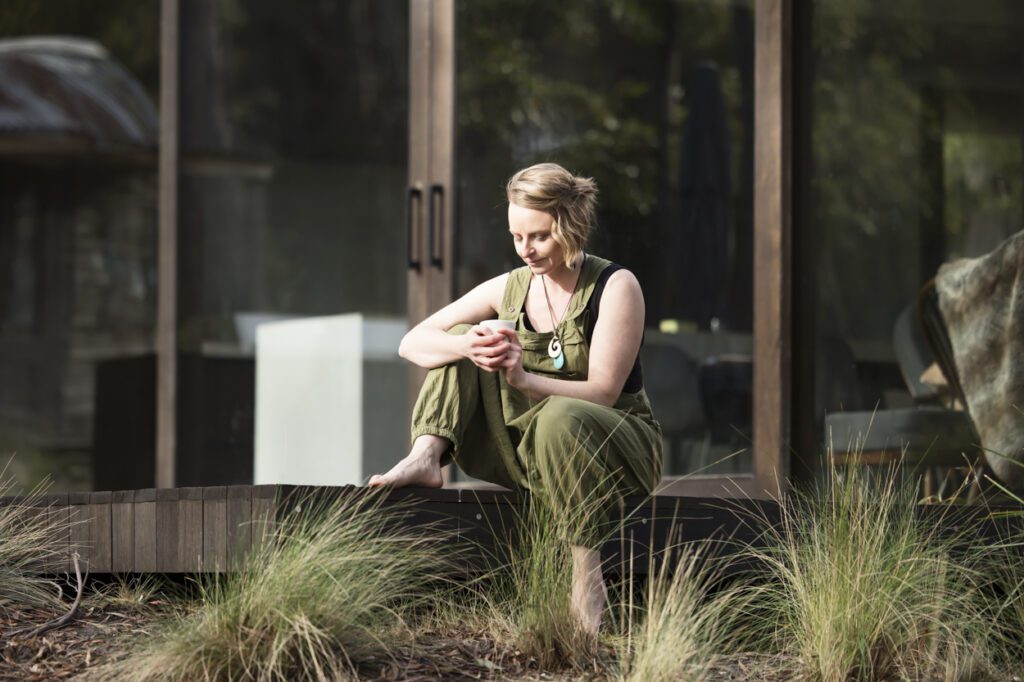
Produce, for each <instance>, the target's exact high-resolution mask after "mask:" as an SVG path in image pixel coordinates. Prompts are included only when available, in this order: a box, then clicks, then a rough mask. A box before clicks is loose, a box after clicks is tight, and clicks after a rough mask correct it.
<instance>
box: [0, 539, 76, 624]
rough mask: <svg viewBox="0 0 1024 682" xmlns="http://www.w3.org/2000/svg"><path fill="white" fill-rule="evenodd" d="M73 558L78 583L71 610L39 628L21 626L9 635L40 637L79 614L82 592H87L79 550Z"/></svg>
mask: <svg viewBox="0 0 1024 682" xmlns="http://www.w3.org/2000/svg"><path fill="white" fill-rule="evenodd" d="M71 560H72V561H73V562H74V564H75V582H76V583H77V585H76V591H75V602H74V603H73V604H72V605H71V610H69V611H68V612H67V613H65V614H64V615H63V616H61V617H60V618H57V619H55V620H51V621H49V622H47V623H43V624H42V625H40V626H39V627H37V628H21V629H19V630H12V631H11V632H8V633H7V636H8V637H15V636H18V635H22V634H27V635H28V636H29V637H38V636H39V635H41V634H43V633H44V632H49V631H50V630H56V629H57V628H59V627H63V626H65V625H67V624H68V623H70V622H71V621H72V620H73V619H74V617H75V616H76V615H77V614H78V607H79V605H81V603H82V593H83V592H85V580H84V579H83V578H82V571H81V569H80V568H79V567H78V552H75V553H74V554H73V555H72V556H71Z"/></svg>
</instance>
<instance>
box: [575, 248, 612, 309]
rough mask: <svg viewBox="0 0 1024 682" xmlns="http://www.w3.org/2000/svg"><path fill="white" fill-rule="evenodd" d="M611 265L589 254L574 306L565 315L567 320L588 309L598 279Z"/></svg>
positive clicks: (578, 285) (577, 288)
mask: <svg viewBox="0 0 1024 682" xmlns="http://www.w3.org/2000/svg"><path fill="white" fill-rule="evenodd" d="M609 265H611V261H608V260H605V259H604V258H601V257H599V256H593V255H591V254H589V253H588V254H587V259H586V260H585V261H584V262H583V272H581V273H580V281H579V283H578V284H577V285H576V296H575V297H574V298H573V301H572V306H571V307H570V308H569V310H567V311H566V313H565V319H567V320H571V319H573V318H575V317H578V316H579V315H580V314H581V313H582V312H583V311H584V310H586V309H587V303H588V302H589V301H590V297H591V295H592V294H593V293H594V287H595V285H596V284H597V279H598V277H600V275H601V272H602V271H604V269H605V268H606V267H608V266H609Z"/></svg>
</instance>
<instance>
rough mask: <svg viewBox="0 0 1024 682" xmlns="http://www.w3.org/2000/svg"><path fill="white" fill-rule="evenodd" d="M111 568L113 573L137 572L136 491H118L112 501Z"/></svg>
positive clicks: (112, 496) (112, 495)
mask: <svg viewBox="0 0 1024 682" xmlns="http://www.w3.org/2000/svg"><path fill="white" fill-rule="evenodd" d="M110 535H111V538H110V568H111V571H112V572H113V573H131V572H133V571H134V570H135V491H134V490H117V491H114V492H113V493H112V494H111V499H110Z"/></svg>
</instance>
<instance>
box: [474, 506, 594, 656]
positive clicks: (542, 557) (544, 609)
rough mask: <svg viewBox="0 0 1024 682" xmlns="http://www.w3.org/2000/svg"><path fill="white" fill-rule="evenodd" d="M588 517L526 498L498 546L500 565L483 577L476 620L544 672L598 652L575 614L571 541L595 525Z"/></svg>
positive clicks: (491, 634)
mask: <svg viewBox="0 0 1024 682" xmlns="http://www.w3.org/2000/svg"><path fill="white" fill-rule="evenodd" d="M589 516H590V514H588V513H587V511H586V510H582V509H578V508H577V509H572V510H564V513H559V512H558V510H556V509H555V508H554V507H553V505H552V504H551V503H550V502H549V501H548V500H547V499H546V498H544V497H541V496H537V495H531V496H529V497H527V498H526V499H525V502H524V506H523V508H522V511H520V512H517V517H518V518H517V519H516V521H515V523H514V525H513V528H512V529H511V533H510V534H508V535H506V536H505V540H504V542H505V543H506V544H504V545H503V546H501V547H500V548H499V554H500V559H499V560H498V561H499V565H498V567H497V568H496V569H494V570H493V571H491V572H490V573H489V575H487V576H485V577H484V579H483V580H482V581H481V582H480V587H481V589H480V590H479V591H478V592H477V593H476V597H477V599H478V600H480V601H479V603H478V606H479V607H480V609H479V610H478V612H477V616H478V617H479V618H482V619H483V620H484V621H485V626H484V627H485V629H486V630H488V634H489V635H490V636H491V637H493V638H494V639H495V641H497V642H500V643H503V644H505V646H506V648H515V649H516V650H518V651H520V652H522V654H523V655H525V656H526V657H527V658H533V659H535V660H536V661H537V663H538V665H539V666H540V667H541V668H545V669H563V668H566V667H569V668H572V667H579V666H585V665H586V663H587V661H589V659H590V657H591V656H592V654H593V653H594V651H593V642H591V641H590V640H589V638H588V637H587V636H586V635H585V634H584V633H583V632H582V631H581V629H580V627H579V624H578V623H577V621H576V619H575V618H574V616H573V614H572V611H571V605H570V593H571V589H572V553H571V544H570V541H569V540H568V539H567V538H568V537H571V536H570V533H571V532H572V531H574V530H576V529H578V528H579V527H580V526H579V525H578V524H579V523H580V522H584V521H586V522H589V521H591V519H590V518H588V517H589ZM593 521H595V522H596V521H597V520H596V519H593ZM499 533H500V531H499ZM485 551H486V550H485Z"/></svg>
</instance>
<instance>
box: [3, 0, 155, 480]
mask: <svg viewBox="0 0 1024 682" xmlns="http://www.w3.org/2000/svg"><path fill="white" fill-rule="evenodd" d="M159 16H160V6H159V2H158V0H141V1H140V0H97V1H96V2H88V3H83V2H79V1H78V0H53V1H52V2H33V1H31V0H9V1H6V2H3V3H0V468H2V467H3V465H4V463H5V462H6V461H7V458H8V457H9V456H11V455H12V454H14V455H15V456H14V459H13V467H14V468H13V470H9V471H8V472H7V473H8V474H11V473H12V471H13V473H14V475H15V476H16V477H17V478H18V479H19V480H20V482H22V483H25V484H28V485H31V484H34V483H35V482H37V481H38V480H39V479H40V478H42V477H43V476H45V475H49V476H50V477H51V478H52V480H53V487H52V489H53V490H69V489H70V490H75V489H86V490H87V489H89V488H90V487H91V486H92V485H94V484H95V485H96V486H100V487H104V488H109V487H112V485H111V480H110V479H109V476H108V474H109V472H111V471H116V470H118V469H119V468H121V467H123V466H124V465H126V464H130V465H131V466H141V467H142V468H146V467H148V470H149V476H150V479H151V478H152V470H153V465H152V456H151V454H150V456H149V457H148V459H147V456H146V453H147V452H148V453H152V449H153V438H154V432H153V428H154V427H153V425H154V415H155V386H154V384H153V376H154V375H153V368H154V359H153V354H152V353H153V339H154V329H155V319H156V221H157V213H156V211H157V209H156V198H157V186H156V153H157V130H158V121H157V109H156V102H157V99H158V87H159V86H158V82H157V76H158V73H159V38H158V36H159ZM140 453H141V454H140ZM119 457H121V458H129V459H121V460H119V461H116V462H114V461H113V460H117V459H118V458H119ZM140 458H141V461H140ZM144 473H145V472H143V474H144Z"/></svg>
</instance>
